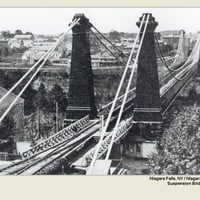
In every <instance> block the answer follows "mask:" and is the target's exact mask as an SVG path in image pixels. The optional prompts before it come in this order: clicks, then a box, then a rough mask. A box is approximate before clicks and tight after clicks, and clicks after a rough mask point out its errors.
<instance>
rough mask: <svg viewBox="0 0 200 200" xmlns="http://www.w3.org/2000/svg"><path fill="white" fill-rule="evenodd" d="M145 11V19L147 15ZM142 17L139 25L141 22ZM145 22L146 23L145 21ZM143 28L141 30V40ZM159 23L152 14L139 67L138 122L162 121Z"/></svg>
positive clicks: (135, 115)
mask: <svg viewBox="0 0 200 200" xmlns="http://www.w3.org/2000/svg"><path fill="white" fill-rule="evenodd" d="M148 14H149V13H145V14H143V15H145V21H146V20H147V15H148ZM141 19H142V17H141V18H140V20H139V22H137V26H140V24H141ZM144 24H145V23H144ZM144 24H143V28H142V29H141V32H140V40H141V37H142V33H143V30H144ZM157 25H158V23H157V22H156V21H155V19H154V17H152V15H151V14H150V18H149V22H148V24H147V29H146V33H145V35H144V40H143V43H142V47H141V51H140V55H139V59H138V69H137V82H136V98H135V107H134V116H133V120H134V121H135V122H138V123H159V122H161V119H162V118H161V100H160V93H159V89H160V87H159V80H158V69H157V61H156V52H155V41H154V30H155V28H156V26H157Z"/></svg>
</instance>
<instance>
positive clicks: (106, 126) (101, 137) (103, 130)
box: [87, 15, 145, 174]
mask: <svg viewBox="0 0 200 200" xmlns="http://www.w3.org/2000/svg"><path fill="white" fill-rule="evenodd" d="M144 19H145V15H144V16H143V18H142V21H141V25H140V28H139V31H138V34H137V36H136V39H135V41H134V43H133V47H132V50H131V53H130V56H129V59H128V62H127V64H126V67H125V69H124V72H123V75H122V78H121V80H120V84H119V87H118V89H117V92H116V95H115V98H114V100H113V103H112V106H111V109H110V112H109V114H108V118H107V120H106V122H105V126H104V127H103V129H102V132H101V136H100V139H99V142H98V144H97V146H96V149H95V153H94V156H93V158H92V161H91V163H90V166H89V169H88V172H87V173H88V174H90V173H91V170H92V168H93V166H94V163H95V162H96V159H97V156H98V152H99V149H100V147H101V143H102V141H103V138H104V135H105V133H106V131H107V128H108V125H109V122H110V119H111V116H112V113H113V110H114V107H115V104H116V101H117V99H118V96H119V93H120V91H121V88H122V85H123V82H124V79H125V76H126V73H127V71H128V67H129V65H130V62H131V59H132V56H133V53H134V50H135V47H136V43H137V41H138V39H139V35H140V31H141V28H142V25H143V22H144Z"/></svg>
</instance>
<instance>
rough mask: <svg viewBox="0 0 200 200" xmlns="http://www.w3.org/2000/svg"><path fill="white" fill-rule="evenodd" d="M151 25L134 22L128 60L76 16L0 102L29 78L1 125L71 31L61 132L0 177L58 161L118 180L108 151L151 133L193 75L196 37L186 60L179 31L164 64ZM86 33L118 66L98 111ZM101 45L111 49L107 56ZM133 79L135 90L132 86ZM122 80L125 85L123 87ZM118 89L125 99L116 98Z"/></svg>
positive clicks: (148, 20)
mask: <svg viewBox="0 0 200 200" xmlns="http://www.w3.org/2000/svg"><path fill="white" fill-rule="evenodd" d="M157 25H158V23H157V22H156V21H155V19H154V17H153V16H152V14H150V13H144V14H143V15H142V17H140V19H139V21H138V22H137V26H138V29H139V30H138V33H137V35H136V37H135V39H134V43H133V46H132V50H131V52H130V55H127V54H125V53H123V51H121V50H120V49H119V48H118V47H116V46H115V45H114V44H112V42H111V41H110V40H108V39H107V38H106V37H105V36H104V35H103V34H102V33H101V32H100V31H99V30H98V29H97V28H96V27H95V26H94V25H93V24H92V23H91V22H90V21H89V19H87V18H86V17H85V16H84V15H83V14H76V15H75V16H74V18H73V21H72V22H71V24H70V25H69V29H68V30H67V31H66V33H64V34H63V35H61V36H60V38H59V39H58V40H57V42H56V43H55V44H54V45H53V46H52V47H51V48H50V49H49V51H48V52H47V53H46V54H44V55H43V56H42V57H41V58H40V59H39V60H38V62H36V63H35V64H34V65H33V66H32V67H31V68H30V69H28V71H27V72H26V73H25V74H24V75H23V76H22V77H21V79H20V80H19V81H18V82H17V83H16V84H15V85H14V86H13V87H12V88H11V89H10V90H9V91H8V92H7V93H6V94H5V95H4V96H3V97H2V98H1V99H0V103H2V102H3V101H4V100H6V98H7V97H8V95H9V94H10V93H11V92H12V91H13V90H14V89H15V88H16V87H17V86H18V85H19V84H20V83H21V82H22V81H23V80H24V79H25V78H26V77H27V76H28V75H30V74H31V73H32V76H31V78H30V79H29V80H28V82H27V83H26V84H25V86H24V87H23V89H22V90H21V91H20V93H19V94H18V95H17V96H16V98H15V100H14V101H13V102H12V104H11V105H10V106H9V107H8V108H7V110H6V111H5V112H4V113H3V114H2V116H0V122H2V120H3V119H4V118H5V116H6V115H7V114H8V113H9V111H10V110H11V109H12V107H13V105H14V104H15V102H16V101H17V100H18V98H19V97H20V96H21V95H22V93H23V92H24V91H25V90H26V88H27V87H28V85H29V84H30V83H31V81H32V80H33V79H34V77H35V76H36V75H37V74H38V72H39V71H40V70H41V68H42V67H43V66H44V64H45V62H46V61H47V60H48V58H49V56H50V55H51V54H52V53H53V52H54V50H55V49H56V48H57V46H58V45H59V42H61V41H62V40H63V38H64V37H66V35H67V33H68V32H69V31H70V30H72V32H73V43H72V57H71V69H70V80H69V93H68V107H67V111H66V120H65V122H66V127H64V128H63V129H62V130H60V131H59V132H57V133H55V134H54V135H52V136H50V137H49V138H47V139H45V140H43V141H41V142H39V143H38V144H36V145H35V146H33V147H31V148H30V149H28V150H26V151H25V152H23V153H22V158H21V160H20V161H16V162H14V163H13V164H11V165H9V166H7V167H4V168H2V169H0V174H2V175H7V174H8V175H11V174H18V175H19V174H21V175H31V174H42V172H43V170H45V168H46V167H48V166H50V165H51V164H52V163H55V162H56V161H59V160H63V159H64V160H65V161H66V162H67V164H68V165H69V166H70V167H73V168H76V169H79V170H82V171H83V172H84V174H87V175H94V174H98V175H107V174H123V169H120V170H118V171H117V170H113V167H112V164H113V162H114V160H112V158H111V154H112V150H113V146H114V145H116V146H119V142H120V141H121V140H124V138H126V137H127V136H130V137H131V136H133V135H136V134H138V131H139V132H140V134H144V135H145V134H146V132H151V129H152V130H154V129H153V128H152V127H159V126H161V124H162V117H163V116H164V115H165V114H166V113H167V111H168V109H169V108H170V106H171V105H172V103H173V102H174V101H175V99H176V97H177V96H178V94H179V93H180V92H181V90H182V89H183V88H184V87H185V86H186V85H187V84H188V83H189V82H190V81H191V80H192V79H193V77H194V76H195V75H196V74H197V72H198V67H199V56H200V35H198V38H197V41H196V43H195V46H194V47H193V49H192V52H191V53H190V55H189V56H188V48H189V46H188V40H187V38H186V36H185V32H184V31H183V30H181V31H180V39H179V43H178V48H177V52H176V55H175V56H174V57H169V58H167V59H166V58H165V57H164V56H163V55H162V51H161V49H160V46H159V42H158V38H157V37H156V34H155V29H156V27H157ZM90 33H92V34H93V36H94V37H95V38H96V39H97V40H98V42H99V43H100V44H101V45H103V46H104V48H105V49H106V50H107V51H108V52H109V53H110V54H111V55H112V56H113V57H115V58H116V60H117V61H118V62H119V63H120V64H121V65H124V71H123V75H122V77H121V80H120V83H119V86H118V89H117V91H116V94H115V97H114V99H113V101H112V102H110V103H108V104H107V105H104V106H103V107H102V108H100V109H99V110H97V107H96V104H95V97H94V84H93V72H92V66H91V55H90V51H91V49H90V42H89V35H90ZM106 43H109V44H110V45H112V50H111V49H109V48H108V46H107V45H106ZM169 61H170V62H169ZM169 63H171V64H169ZM158 64H160V65H162V66H163V67H162V69H163V70H162V72H160V71H158ZM161 75H162V77H160V76H161ZM127 77H128V78H127ZM135 77H136V84H135V85H134V86H133V84H132V83H133V79H134V78H135ZM125 79H126V80H128V82H127V83H125ZM125 84H126V85H125ZM124 85H125V93H124V94H121V91H122V87H123V86H124ZM135 127H136V129H135ZM136 130H137V131H136ZM144 130H145V131H144ZM155 133H156V132H155ZM115 169H117V168H115Z"/></svg>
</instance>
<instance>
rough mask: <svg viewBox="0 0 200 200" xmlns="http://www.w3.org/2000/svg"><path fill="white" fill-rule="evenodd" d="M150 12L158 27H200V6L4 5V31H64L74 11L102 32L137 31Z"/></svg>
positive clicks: (0, 18) (0, 17) (0, 13)
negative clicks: (19, 6)
mask: <svg viewBox="0 0 200 200" xmlns="http://www.w3.org/2000/svg"><path fill="white" fill-rule="evenodd" d="M146 12H150V13H152V14H153V16H154V17H155V19H156V21H157V22H158V23H159V25H158V27H157V29H156V31H163V30H180V29H184V30H185V31H186V33H189V32H193V33H196V32H198V31H200V20H199V19H200V8H0V31H3V30H10V31H11V32H14V31H15V30H16V29H21V30H22V31H23V32H26V31H30V32H33V33H34V34H60V33H62V32H65V30H67V26H68V24H69V23H70V22H71V21H72V18H73V16H74V14H76V13H84V14H85V16H86V17H87V18H89V20H90V22H92V23H93V24H94V25H95V26H96V28H97V29H99V30H100V31H101V32H109V31H111V30H117V31H120V32H129V33H132V32H137V30H138V27H137V26H136V22H137V21H138V19H139V17H140V16H141V15H142V13H146Z"/></svg>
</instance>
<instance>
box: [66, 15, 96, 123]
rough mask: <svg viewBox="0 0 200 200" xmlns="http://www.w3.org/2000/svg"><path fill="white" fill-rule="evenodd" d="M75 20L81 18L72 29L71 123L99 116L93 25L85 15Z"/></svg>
mask: <svg viewBox="0 0 200 200" xmlns="http://www.w3.org/2000/svg"><path fill="white" fill-rule="evenodd" d="M75 18H80V21H79V22H78V24H76V25H75V26H74V27H73V29H72V31H73V42H72V57H71V69H70V79H69V92H68V106H67V111H66V119H67V120H68V121H69V122H70V121H71V122H73V121H75V120H77V119H80V118H82V117H84V116H85V115H90V118H95V117H96V115H97V109H96V106H95V99H94V84H93V72H92V66H91V55H90V44H89V30H90V27H91V24H90V22H89V20H88V19H87V18H86V17H85V16H84V15H83V14H76V15H75V16H74V19H75Z"/></svg>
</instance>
